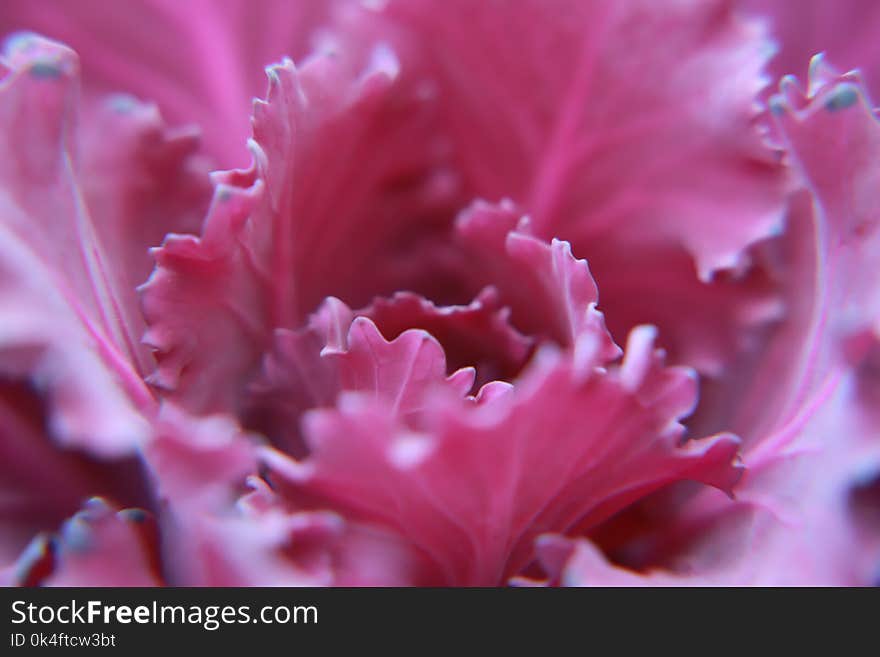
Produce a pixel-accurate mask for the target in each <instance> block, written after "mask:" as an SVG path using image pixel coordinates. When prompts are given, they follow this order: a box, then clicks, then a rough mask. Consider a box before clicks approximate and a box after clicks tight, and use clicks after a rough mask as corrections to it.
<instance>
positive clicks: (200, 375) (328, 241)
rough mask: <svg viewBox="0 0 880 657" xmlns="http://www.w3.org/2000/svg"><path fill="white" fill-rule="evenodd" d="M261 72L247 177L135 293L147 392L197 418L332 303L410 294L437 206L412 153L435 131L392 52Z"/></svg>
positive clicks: (237, 406) (222, 405) (228, 181)
mask: <svg viewBox="0 0 880 657" xmlns="http://www.w3.org/2000/svg"><path fill="white" fill-rule="evenodd" d="M268 74H269V78H270V90H269V94H268V99H267V100H266V101H259V102H257V103H256V105H255V110H254V140H253V142H252V144H251V145H252V150H253V154H254V162H255V163H254V166H253V168H252V169H251V170H250V171H247V172H234V171H233V172H227V173H224V174H219V175H218V176H217V178H216V181H217V187H216V191H215V195H214V200H213V203H212V206H211V209H210V210H209V214H208V217H207V219H206V222H205V227H204V232H203V235H202V237H200V238H194V237H189V236H177V235H170V236H169V237H168V238H167V239H166V241H165V244H164V245H163V247H162V248H161V249H158V250H157V251H156V259H157V262H158V268H157V270H156V272H155V273H154V274H153V276H152V277H151V279H150V281H149V283H148V284H147V285H146V286H145V288H144V290H143V301H144V310H145V313H146V316H147V318H148V320H149V322H150V329H149V332H148V333H147V336H146V340H147V341H148V342H150V343H151V344H153V345H154V346H155V347H156V348H157V349H158V354H157V357H158V359H159V369H158V371H157V373H156V375H155V376H154V378H153V381H154V382H155V383H156V384H158V385H160V386H162V387H164V388H166V389H167V390H168V391H169V392H170V393H171V394H172V396H173V397H174V398H175V399H177V400H178V401H180V402H181V403H184V404H185V405H186V406H187V407H188V408H190V409H195V410H198V411H219V410H223V411H229V410H232V411H239V410H241V405H242V399H241V395H242V392H243V389H244V387H245V386H246V385H247V384H248V383H249V382H250V381H252V380H253V379H254V377H255V375H256V374H257V372H258V369H259V366H260V360H261V358H262V355H263V354H264V353H265V352H267V351H268V350H269V347H270V346H271V342H272V336H273V332H274V330H275V329H296V328H298V327H300V326H301V325H302V324H303V323H304V321H305V320H306V318H307V317H308V315H309V313H311V312H313V311H314V310H315V309H316V308H317V307H318V306H319V305H320V303H321V302H322V301H323V300H324V298H325V297H326V296H329V295H331V294H332V295H334V296H338V297H339V298H341V299H343V300H344V301H345V302H346V303H349V304H353V305H354V304H366V303H368V302H369V301H370V300H371V299H372V298H373V296H374V295H376V294H381V293H383V292H388V293H390V292H393V291H396V290H398V289H401V288H406V287H408V285H407V282H406V281H405V280H402V279H401V277H400V268H399V267H396V265H395V264H394V263H395V262H396V261H397V260H396V259H397V257H398V255H400V257H410V256H411V248H410V247H411V246H412V241H411V236H410V235H409V233H413V234H414V237H415V238H418V239H420V240H427V241H430V240H431V239H432V237H433V236H434V233H433V232H431V231H430V230H429V229H428V228H426V223H424V222H430V221H431V216H432V215H431V213H432V212H435V211H436V209H432V208H434V205H436V203H440V201H441V199H442V198H445V192H444V191H443V189H444V187H443V185H440V187H439V188H437V185H436V184H435V181H434V179H433V173H432V170H431V166H432V162H433V159H432V157H431V156H430V153H429V150H430V149H428V148H427V146H425V148H413V144H419V143H420V142H421V141H422V140H425V139H428V141H430V139H429V133H427V132H425V121H424V115H423V114H422V112H421V110H420V107H421V104H422V103H421V101H420V100H419V99H418V98H415V97H412V94H409V95H406V94H404V95H401V93H398V89H397V86H396V83H395V79H396V63H395V60H394V57H393V54H392V53H390V52H389V51H387V50H385V49H382V48H379V49H377V50H376V51H375V52H374V53H373V55H372V59H371V60H370V61H369V62H367V63H366V64H362V65H354V64H352V63H351V62H349V61H348V60H347V59H344V58H333V57H318V58H314V59H312V60H309V61H308V62H307V63H306V64H305V65H304V66H303V67H302V69H301V70H296V69H295V68H294V66H293V64H292V63H290V62H286V63H284V64H282V65H279V66H276V67H274V68H271V69H269V71H268ZM342 152H344V153H346V155H345V157H340V156H339V154H340V153H342ZM435 197H436V199H435ZM432 199H434V200H432ZM444 216H445V217H446V221H447V223H448V222H449V217H451V216H452V212H451V211H450V212H449V213H448V214H447V215H444ZM422 219H424V222H423V221H422ZM434 220H435V221H436V218H435V219H434ZM383 267H388V271H383ZM206 382H207V384H206Z"/></svg>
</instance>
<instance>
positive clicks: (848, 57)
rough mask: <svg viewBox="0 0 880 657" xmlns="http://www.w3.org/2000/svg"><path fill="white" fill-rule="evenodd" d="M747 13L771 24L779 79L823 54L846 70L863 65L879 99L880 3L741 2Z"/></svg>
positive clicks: (818, 0) (773, 64)
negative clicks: (814, 56)
mask: <svg viewBox="0 0 880 657" xmlns="http://www.w3.org/2000/svg"><path fill="white" fill-rule="evenodd" d="M739 4H740V5H741V6H742V7H743V9H744V11H745V12H746V13H749V14H751V15H753V16H756V17H762V18H765V19H766V20H768V21H769V22H770V33H771V35H772V36H773V37H774V39H775V40H776V42H777V47H778V49H779V52H778V54H777V55H776V56H775V57H774V58H773V60H772V61H771V71H772V72H773V73H774V75H775V77H777V78H778V77H782V76H783V75H799V74H800V73H801V72H802V70H803V66H804V62H807V61H809V60H810V58H811V57H812V56H813V55H815V54H817V53H820V52H824V53H827V55H828V56H829V57H830V58H831V60H832V61H834V62H835V63H836V64H837V65H838V66H841V67H843V68H844V70H850V69H854V68H858V69H860V70H861V71H862V72H863V73H864V75H865V77H866V79H867V85H868V89H869V90H870V92H871V95H873V96H874V99H875V100H877V101H880V41H878V39H877V31H878V29H880V6H878V5H877V3H876V2H873V1H872V0H800V1H799V2H786V0H739Z"/></svg>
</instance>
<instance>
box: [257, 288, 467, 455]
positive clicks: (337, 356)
mask: <svg viewBox="0 0 880 657" xmlns="http://www.w3.org/2000/svg"><path fill="white" fill-rule="evenodd" d="M386 310H387V309H386ZM438 312H439V310H438ZM473 384H474V369H473V368H471V367H466V368H461V369H459V370H457V371H455V372H453V373H452V374H450V375H449V376H447V366H446V357H445V355H444V352H443V348H442V347H441V346H440V344H439V343H438V342H437V340H436V339H435V338H434V337H433V336H432V335H431V334H430V333H428V332H426V331H425V330H423V329H414V328H410V329H406V330H405V331H403V332H402V333H400V334H399V335H398V336H396V337H395V338H394V339H393V340H392V341H390V342H389V341H388V340H386V339H385V337H383V335H382V334H381V333H380V332H379V329H378V328H377V327H376V325H375V324H374V323H373V321H372V320H370V319H369V318H368V317H364V316H357V317H355V316H354V313H353V312H352V311H351V310H350V309H349V308H348V306H346V305H345V304H343V303H342V302H341V301H339V300H338V299H334V298H332V297H331V298H329V299H327V301H325V302H324V304H323V305H322V306H321V308H320V309H319V310H318V311H317V312H316V313H315V314H314V315H312V317H311V318H310V320H309V325H308V326H307V327H305V328H303V329H300V330H299V331H295V332H294V331H287V330H279V331H277V332H276V336H275V346H274V349H273V351H272V353H270V354H269V356H268V357H267V359H266V362H265V363H264V367H263V374H262V376H261V377H260V378H259V379H258V380H257V381H256V382H255V384H254V386H253V387H252V400H251V408H250V411H249V413H248V416H249V417H250V418H252V419H253V420H255V422H256V423H257V425H258V426H260V427H261V428H262V429H263V430H264V431H265V432H266V433H267V435H268V436H270V437H271V438H273V439H274V441H275V443H276V444H278V445H279V446H281V447H283V448H284V449H286V450H287V451H288V452H293V453H298V452H301V449H302V447H301V443H300V439H299V436H300V433H299V422H300V415H301V414H302V413H303V412H304V411H305V410H307V409H308V408H312V407H320V406H332V405H333V404H334V403H335V402H336V399H337V397H338V396H339V394H340V393H341V392H343V391H361V392H368V393H370V394H371V395H372V396H375V397H376V398H382V399H385V400H386V401H388V402H389V403H390V404H391V405H392V412H394V413H395V414H397V415H399V416H400V417H401V418H402V419H404V420H405V421H407V422H417V419H416V418H417V417H418V416H419V415H420V411H421V404H422V403H423V402H424V398H425V393H426V391H427V390H428V389H431V388H433V387H435V386H448V388H449V390H450V391H454V392H457V394H458V395H459V396H462V397H463V396H464V395H466V394H467V393H468V392H469V391H470V390H471V388H472V387H473Z"/></svg>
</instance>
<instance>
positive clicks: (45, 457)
mask: <svg viewBox="0 0 880 657" xmlns="http://www.w3.org/2000/svg"><path fill="white" fill-rule="evenodd" d="M45 420H46V409H45V403H44V402H43V400H41V398H40V396H39V395H38V394H37V393H36V392H35V391H34V390H33V389H32V388H30V387H29V386H27V385H25V384H24V383H10V382H8V381H7V382H0V518H2V520H0V564H6V563H10V562H12V561H13V560H15V559H16V558H17V557H18V556H19V554H20V553H21V551H22V550H23V549H24V547H25V546H26V545H27V544H28V542H29V541H30V540H31V539H32V538H33V537H34V536H36V535H37V534H38V533H40V532H47V531H54V530H55V529H56V528H57V527H58V526H59V525H60V524H61V522H62V521H63V520H64V519H65V518H67V517H69V516H71V515H72V514H73V513H75V512H76V510H77V509H78V508H79V506H80V504H82V502H83V501H84V500H86V499H88V498H89V497H92V496H94V495H101V496H102V497H104V498H106V499H108V500H110V501H111V502H112V503H113V504H114V505H119V506H143V505H146V504H147V503H148V502H149V496H148V494H147V493H146V490H145V488H146V486H145V484H144V478H143V475H142V472H141V469H140V464H139V463H138V462H137V461H136V459H135V458H129V459H121V460H113V461H102V460H99V459H94V458H89V456H87V455H86V454H83V453H82V452H79V451H76V450H62V449H59V448H58V446H57V445H56V444H54V443H53V442H52V441H51V439H50V438H49V436H48V432H47V431H46V425H45Z"/></svg>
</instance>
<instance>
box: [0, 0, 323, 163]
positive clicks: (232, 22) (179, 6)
mask: <svg viewBox="0 0 880 657" xmlns="http://www.w3.org/2000/svg"><path fill="white" fill-rule="evenodd" d="M332 4H333V3H332V2H325V1H324V0H297V2H284V1H282V0H261V1H260V2H257V3H253V2H246V1H244V0H220V1H217V0H190V1H189V2H184V3H180V2H173V1H170V0H134V1H132V2H126V3H125V4H124V5H123V4H120V3H109V4H108V3H106V2H102V1H101V0H78V1H77V2H65V1H64V0H48V1H45V2H38V3H35V2H29V1H28V0H9V1H8V2H4V3H3V6H2V7H0V35H2V34H5V33H8V32H10V31H13V30H22V29H27V30H37V31H39V32H42V33H44V34H46V35H48V36H50V37H52V38H55V39H59V40H62V41H64V42H66V43H69V44H70V45H71V46H72V47H73V48H74V49H76V50H77V52H79V53H80V54H81V55H82V57H83V61H84V66H85V72H86V93H87V95H88V96H89V97H94V96H98V95H103V94H106V93H108V92H118V91H127V92H132V93H134V94H136V95H137V96H139V97H140V98H143V99H146V100H151V101H156V102H157V103H158V104H159V107H161V109H162V112H163V114H165V115H166V116H168V118H169V119H170V120H171V121H173V122H174V123H188V124H193V123H195V124H198V125H199V126H200V127H201V128H202V130H203V131H204V133H205V141H206V145H207V150H208V152H209V153H210V154H211V155H212V156H214V157H215V158H216V159H217V161H218V162H219V163H220V164H221V165H222V166H224V167H230V166H240V165H242V164H244V163H245V162H246V161H247V159H246V158H247V151H246V150H245V142H246V140H247V137H248V135H249V132H250V124H249V122H248V108H249V106H250V102H251V98H253V97H254V96H257V95H259V94H261V93H263V91H264V90H265V78H264V77H263V75H262V71H263V68H264V67H265V66H268V65H269V64H271V63H273V62H276V61H278V60H280V59H281V58H282V57H283V56H290V57H296V58H299V57H301V56H304V55H305V54H306V53H308V51H309V49H310V46H311V45H312V44H311V41H312V38H311V37H312V34H313V31H314V30H315V28H316V27H318V26H320V25H321V23H322V22H323V18H324V16H325V15H326V13H327V12H328V10H329V8H330V6H332Z"/></svg>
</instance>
